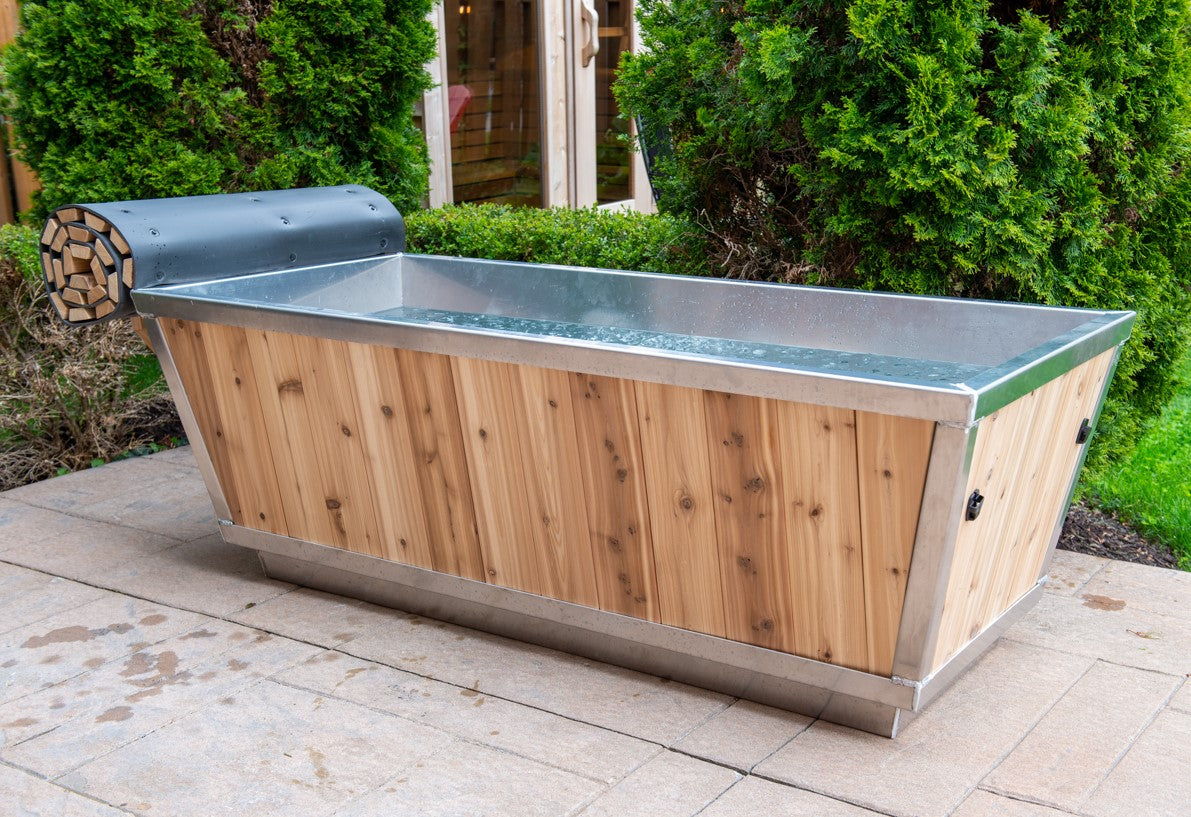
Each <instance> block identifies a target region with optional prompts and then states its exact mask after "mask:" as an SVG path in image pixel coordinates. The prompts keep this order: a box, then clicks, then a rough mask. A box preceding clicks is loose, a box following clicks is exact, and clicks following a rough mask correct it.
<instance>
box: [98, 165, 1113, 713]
mask: <svg viewBox="0 0 1191 817" xmlns="http://www.w3.org/2000/svg"><path fill="white" fill-rule="evenodd" d="M358 190H363V189H362V188H360V189H358ZM368 192H370V191H368ZM259 195H266V196H267V195H269V194H259ZM220 198H221V199H222V200H224V201H225V202H226V200H227V199H229V198H231V199H235V198H236V197H220ZM182 201H195V200H182ZM267 201H268V200H267ZM382 201H383V200H382ZM123 204H141V205H153V204H154V203H152V202H145V203H123ZM159 206H160V205H159ZM87 207H93V208H95V210H96V211H97V212H103V211H104V208H109V209H108V210H107V211H106V212H107V213H108V215H113V213H112V211H111V210H110V208H112V207H115V205H91V206H84V208H83V209H86V208H87ZM134 209H135V208H134ZM390 209H391V208H390ZM138 212H139V211H138ZM149 212H150V216H151V215H152V213H153V212H154V211H152V210H150V211H149ZM274 215H275V214H274ZM270 217H272V216H270ZM311 218H312V219H313V220H314V221H315V222H318V221H319V220H320V219H321V218H322V217H321V216H319V215H318V214H317V213H315V214H314V215H312V216H311ZM153 220H154V219H153V218H152V217H150V218H149V219H148V220H147V221H145V222H144V224H142V225H140V226H141V227H144V226H145V225H147V224H148V223H149V221H153ZM111 221H112V223H113V224H114V225H116V226H119V223H120V222H119V219H118V218H115V217H113V218H112V219H111ZM156 221H158V222H161V221H162V220H161V219H157V220H156ZM163 223H164V222H163ZM289 223H290V222H289V219H287V225H289ZM313 226H317V225H313ZM392 227H393V225H392V224H390V225H389V227H388V228H386V229H389V228H392ZM138 229H139V228H138V226H137V225H132V226H130V227H128V228H126V229H125V232H127V233H130V234H133V237H130V238H129V239H128V241H127V243H128V244H130V245H132V246H131V253H132V255H137V253H138V247H137V240H136V238H135V234H137V232H138ZM395 229H396V231H397V233H400V221H399V217H398V219H397V222H396V227H395ZM162 232H169V230H168V229H165V228H163V230H162ZM370 235H371V234H370ZM372 237H373V238H374V237H375V236H372ZM394 239H395V240H393V241H392V242H391V243H389V246H390V247H393V248H396V247H400V246H401V245H402V241H401V236H400V235H395V236H394ZM369 241H371V238H370V239H369ZM265 243H267V242H265ZM332 243H334V241H333V240H332ZM349 243H350V242H349ZM357 243H368V242H357ZM373 243H375V242H373ZM386 243H388V242H386ZM374 251H376V248H375V246H372V245H370V249H369V253H371V252H374ZM143 255H144V256H145V257H146V258H152V257H153V254H152V252H151V251H148V250H147V251H146V252H145V253H143ZM292 255H293V254H291V256H289V257H287V258H286V260H285V261H283V262H280V263H277V264H276V266H287V264H288V267H289V268H286V269H280V270H275V271H267V272H254V273H252V274H247V275H244V274H239V273H240V272H242V270H236V269H233V268H232V267H234V265H232V266H231V267H229V266H226V265H225V266H224V267H222V268H221V269H220V271H219V272H218V276H223V275H228V276H232V277H218V276H217V275H212V276H210V277H209V278H208V279H204V274H203V271H202V270H193V269H191V267H186V268H187V269H188V270H189V271H188V272H186V273H185V274H184V275H180V274H174V275H167V276H164V279H165V280H164V281H161V280H160V279H159V278H158V277H157V276H155V275H153V274H152V273H151V270H152V269H153V268H154V263H155V262H152V261H150V263H148V264H146V263H145V262H144V260H140V258H139V257H138V262H137V263H138V273H137V274H138V276H140V275H141V274H142V272H143V273H144V275H145V278H146V279H148V281H147V285H144V286H142V285H141V283H140V281H141V279H140V278H138V279H137V282H136V285H135V286H134V287H133V288H132V291H131V297H132V302H133V303H134V304H135V308H136V310H137V312H139V313H140V315H141V316H142V317H143V318H144V319H146V326H147V328H148V331H149V334H150V336H151V338H152V340H153V341H154V348H155V350H156V352H157V354H158V357H159V358H160V359H161V362H162V364H163V368H164V369H165V371H166V375H167V379H168V380H169V384H170V388H171V390H172V391H173V394H174V397H175V399H176V401H177V403H178V406H179V410H180V412H181V414H182V417H183V422H184V424H185V425H186V429H187V433H188V435H189V437H190V440H191V443H192V445H193V448H194V453H195V456H196V458H197V460H198V462H199V466H200V469H201V470H202V473H203V476H204V479H205V480H206V484H207V487H208V489H209V491H210V494H211V497H212V500H213V502H214V505H215V508H216V511H217V514H218V516H219V518H220V520H221V521H220V525H221V531H222V533H223V536H224V538H225V539H226V540H228V541H229V542H234V543H237V544H241V545H244V546H247V547H250V548H254V549H256V550H257V551H258V552H259V553H260V557H261V561H262V563H263V565H264V569H265V571H266V572H267V573H268V574H269V575H270V576H273V577H276V578H279V579H284V580H286V581H292V582H296V583H298V584H303V585H309V586H313V587H319V588H322V589H326V590H330V591H332V592H336V593H341V594H344V595H349V596H355V597H359V598H364V599H368V600H371V601H376V602H380V603H383V604H388V605H391V606H395V607H399V608H402V609H406V610H410V611H413V612H416V613H419V614H423V615H427V616H430V617H433V618H439V619H444V620H448V621H453V622H457V623H460V624H464V625H467V626H472V627H477V628H480V629H484V630H488V631H492V632H496V633H501V634H504V635H509V636H512V637H515V638H519V639H523V640H526V641H532V642H535V643H538V644H543V645H546V646H549V647H554V648H558V649H561V650H566V651H568V652H573V653H578V654H581V655H585V656H589V657H592V658H596V659H599V660H604V661H609V662H612V663H615V664H620V665H623V666H628V667H632V668H636V669H640V670H644V671H646V672H651V673H655V674H658V675H662V676H666V677H670V678H674V679H677V680H681V681H685V682H688V683H692V684H696V685H698V686H703V687H707V688H709V689H714V690H718V691H722V692H726V693H729V694H732V695H739V696H742V697H746V698H750V699H753V700H757V701H761V702H763V703H768V704H773V705H777V706H782V707H786V708H789V709H793V710H795V711H798V712H803V713H805V714H808V715H812V716H817V717H822V718H825V719H828V720H831V721H835V722H839V723H843V724H848V725H851V726H855V727H858V728H861V729H865V730H869V731H872V732H876V733H879V734H884V735H893V734H895V733H896V731H897V729H898V726H899V721H900V722H903V723H904V720H905V716H906V715H907V714H909V713H914V712H917V711H919V710H920V709H921V708H922V707H923V706H925V705H926V704H927V703H928V702H929V701H930V700H931V699H932V698H934V697H935V696H936V695H937V694H938V693H939V692H940V691H941V690H942V689H943V688H945V687H946V686H947V685H948V683H950V682H951V681H952V680H953V679H954V678H955V677H956V676H957V675H958V674H959V673H960V672H961V671H962V670H963V669H964V668H965V667H967V666H968V665H969V664H971V663H972V661H973V660H974V659H975V658H976V657H977V656H978V655H979V654H981V653H982V652H983V651H984V650H985V649H987V648H988V647H989V646H990V645H991V644H992V642H993V641H994V640H995V639H996V638H997V636H998V635H999V634H1000V633H1001V632H1003V630H1004V629H1005V628H1006V627H1007V626H1008V625H1009V624H1010V623H1011V622H1012V621H1013V620H1015V619H1016V618H1017V617H1018V616H1019V615H1020V614H1021V613H1023V612H1024V611H1025V610H1027V609H1028V608H1029V607H1030V606H1031V605H1032V604H1033V603H1034V602H1035V601H1036V600H1037V599H1038V596H1039V595H1040V593H1041V591H1042V586H1043V583H1044V579H1045V572H1046V568H1047V564H1048V562H1049V558H1050V555H1051V553H1052V550H1053V548H1054V544H1055V542H1056V540H1057V537H1058V532H1059V529H1060V527H1061V522H1062V518H1063V515H1064V512H1065V510H1066V507H1067V504H1068V503H1069V501H1070V496H1071V491H1072V489H1073V486H1074V482H1075V478H1076V474H1077V471H1078V468H1079V465H1080V463H1081V461H1082V457H1083V453H1084V451H1085V448H1086V445H1085V442H1086V439H1087V436H1088V434H1089V433H1090V429H1091V427H1093V426H1094V424H1095V419H1096V414H1097V411H1098V409H1099V406H1100V403H1101V401H1102V399H1103V396H1104V392H1105V390H1106V388H1107V384H1108V382H1109V379H1110V378H1111V375H1112V371H1113V368H1114V365H1115V362H1116V355H1117V353H1118V349H1119V345H1120V344H1121V343H1123V342H1124V340H1125V338H1126V337H1127V335H1128V333H1129V329H1130V327H1131V324H1132V321H1133V314H1132V313H1128V312H1102V311H1093V310H1074V309H1059V308H1049V307H1037V306H1024V305H1014V304H1003V303H990V302H977V301H970V300H953V299H941V298H922V297H909V296H899V295H885V294H877V293H868V292H852V291H841V290H832V289H823V288H806V287H794V286H782V285H772V284H754V283H741V282H735V281H726V280H718V279H703V278H680V277H673V276H662V275H650V274H642V273H627V272H616V271H610V270H592V269H581V268H577V267H558V266H547V265H525V264H514V263H504V262H492V261H478V260H473V259H463V258H441V257H430V256H419V255H409V254H395V255H387V256H379V257H367V258H361V259H356V260H348V261H343V262H337V263H328V264H320V265H316V266H296V265H295V263H294V260H293V258H292ZM248 266H249V267H252V266H253V265H252V264H249V265H248ZM255 266H256V267H258V268H259V267H260V266H262V264H256V265H255ZM263 266H268V264H263ZM179 277H181V278H184V279H185V281H184V282H183V283H170V280H172V279H176V278H179Z"/></svg>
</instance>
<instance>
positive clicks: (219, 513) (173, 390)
mask: <svg viewBox="0 0 1191 817" xmlns="http://www.w3.org/2000/svg"><path fill="white" fill-rule="evenodd" d="M145 331H146V332H148V333H149V340H151V341H152V347H153V351H154V352H155V353H156V354H157V360H158V361H159V362H160V363H161V371H162V374H164V375H165V382H166V383H167V384H168V385H169V387H170V394H171V395H173V398H174V405H175V406H177V408H178V416H179V418H181V420H182V428H183V430H185V431H186V439H187V441H189V443H190V451H191V453H192V454H194V460H195V463H197V465H198V469H199V473H200V474H202V477H203V485H205V486H206V488H207V493H208V494H209V495H210V496H211V504H212V506H214V510H215V516H216V517H217V518H219V519H229V518H230V517H231V515H232V512H231V511H230V510H229V509H228V505H227V499H226V498H224V495H223V488H221V487H220V485H219V477H218V476H216V474H215V465H214V463H212V462H211V455H210V453H209V452H208V451H207V444H206V442H205V441H204V440H203V435H202V432H201V431H200V430H199V427H198V422H197V421H196V420H195V418H194V409H192V408H191V407H190V397H189V396H188V395H187V394H186V388H185V386H183V384H182V378H181V377H179V376H178V367H177V365H176V364H175V363H174V356H173V355H172V354H170V347H169V344H168V343H166V341H165V335H164V334H163V333H162V331H161V324H160V322H159V321H155V320H146V321H145Z"/></svg>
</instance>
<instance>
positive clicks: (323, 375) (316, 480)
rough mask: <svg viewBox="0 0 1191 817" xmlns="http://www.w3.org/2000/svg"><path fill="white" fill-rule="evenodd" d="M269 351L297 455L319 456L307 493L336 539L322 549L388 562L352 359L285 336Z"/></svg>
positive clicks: (276, 335) (338, 351) (277, 337)
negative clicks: (304, 449)
mask: <svg viewBox="0 0 1191 817" xmlns="http://www.w3.org/2000/svg"><path fill="white" fill-rule="evenodd" d="M274 339H275V340H276V341H277V342H276V343H274V342H273V340H274ZM269 351H270V354H271V358H272V363H273V367H274V372H275V376H277V377H278V379H279V382H278V395H279V397H280V398H281V400H282V406H283V407H284V410H285V411H286V416H287V417H289V418H291V420H292V424H291V425H288V426H287V431H288V433H289V434H290V435H291V436H290V447H291V450H296V449H298V448H299V447H300V446H309V447H310V449H311V453H312V454H313V457H312V460H313V464H314V472H313V473H312V474H311V476H310V477H308V478H307V479H308V480H309V484H311V490H309V491H308V492H307V493H308V494H309V495H311V497H312V499H313V504H314V505H315V506H316V507H315V508H312V509H311V511H312V512H314V513H317V512H319V509H318V507H317V506H318V505H320V504H321V506H322V507H321V513H322V514H324V515H325V522H324V523H323V530H324V531H325V530H326V529H327V525H329V528H330V532H331V536H332V541H330V542H322V544H331V545H334V546H336V547H341V548H345V549H348V550H354V551H357V552H360V553H366V554H368V555H370V556H383V555H384V549H383V546H382V544H381V536H380V530H379V527H378V525H377V518H376V512H375V508H374V507H373V503H372V492H371V489H370V485H369V482H368V478H367V476H366V473H365V470H364V463H365V459H364V456H363V452H362V451H361V449H360V440H359V437H358V429H359V423H358V421H357V418H356V416H355V409H354V406H352V405H351V402H352V401H351V383H350V380H349V379H348V375H347V371H346V369H347V365H348V364H347V360H346V353H345V352H344V350H343V349H342V348H336V347H333V346H330V345H328V344H327V343H325V342H322V341H320V340H319V339H317V338H308V337H303V336H299V335H285V334H281V333H274V334H272V335H271V336H270V344H269ZM345 429H346V431H348V432H350V433H349V434H345V433H344V430H345ZM315 475H317V477H316V476H315ZM324 535H325V533H324Z"/></svg>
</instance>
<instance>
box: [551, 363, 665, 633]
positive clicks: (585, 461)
mask: <svg viewBox="0 0 1191 817" xmlns="http://www.w3.org/2000/svg"><path fill="white" fill-rule="evenodd" d="M570 383H571V405H572V411H573V412H574V415H575V434H576V437H577V438H578V440H579V445H578V454H579V463H580V467H581V469H582V479H583V489H584V497H585V500H586V505H587V525H588V538H589V540H590V542H591V550H592V555H593V558H594V566H595V578H596V590H597V593H598V597H599V605H600V609H602V610H611V611H613V612H617V613H623V614H625V615H629V616H634V617H636V618H643V619H648V620H649V621H657V620H658V614H659V611H658V590H657V578H656V576H655V573H654V565H653V536H652V532H651V530H650V522H649V507H648V497H647V495H646V487H645V468H644V464H643V462H642V454H641V438H640V430H639V424H638V420H637V401H636V395H635V393H634V390H633V384H632V382H631V381H628V380H621V379H618V378H614V377H600V376H595V375H586V374H579V373H574V374H571V375H570Z"/></svg>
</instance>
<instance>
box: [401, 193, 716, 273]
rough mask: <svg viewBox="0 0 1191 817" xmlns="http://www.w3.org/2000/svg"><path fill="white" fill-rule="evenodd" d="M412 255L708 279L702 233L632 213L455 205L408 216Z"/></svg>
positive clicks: (670, 219) (675, 220) (672, 221)
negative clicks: (633, 271) (531, 263)
mask: <svg viewBox="0 0 1191 817" xmlns="http://www.w3.org/2000/svg"><path fill="white" fill-rule="evenodd" d="M405 228H406V245H407V249H408V250H409V251H410V252H417V253H426V254H429V255H455V256H461V257H467V258H489V259H493V260H496V261H530V262H534V263H538V264H573V265H576V266H582V267H603V268H606V269H623V270H635V271H642V272H669V273H677V274H680V275H706V274H707V273H708V272H709V268H708V266H707V255H706V246H705V241H704V238H703V235H702V233H701V231H699V230H697V229H696V228H694V227H693V226H692V225H690V224H689V223H687V222H686V221H684V220H682V219H680V218H675V217H673V216H663V215H659V216H653V215H644V214H642V213H638V212H635V211H631V210H598V209H594V208H591V209H586V210H567V209H563V208H551V209H548V210H540V209H537V208H532V207H509V206H505V205H492V204H481V205H468V204H465V205H452V206H447V207H443V208H441V209H438V210H415V211H413V212H410V213H407V214H405Z"/></svg>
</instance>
